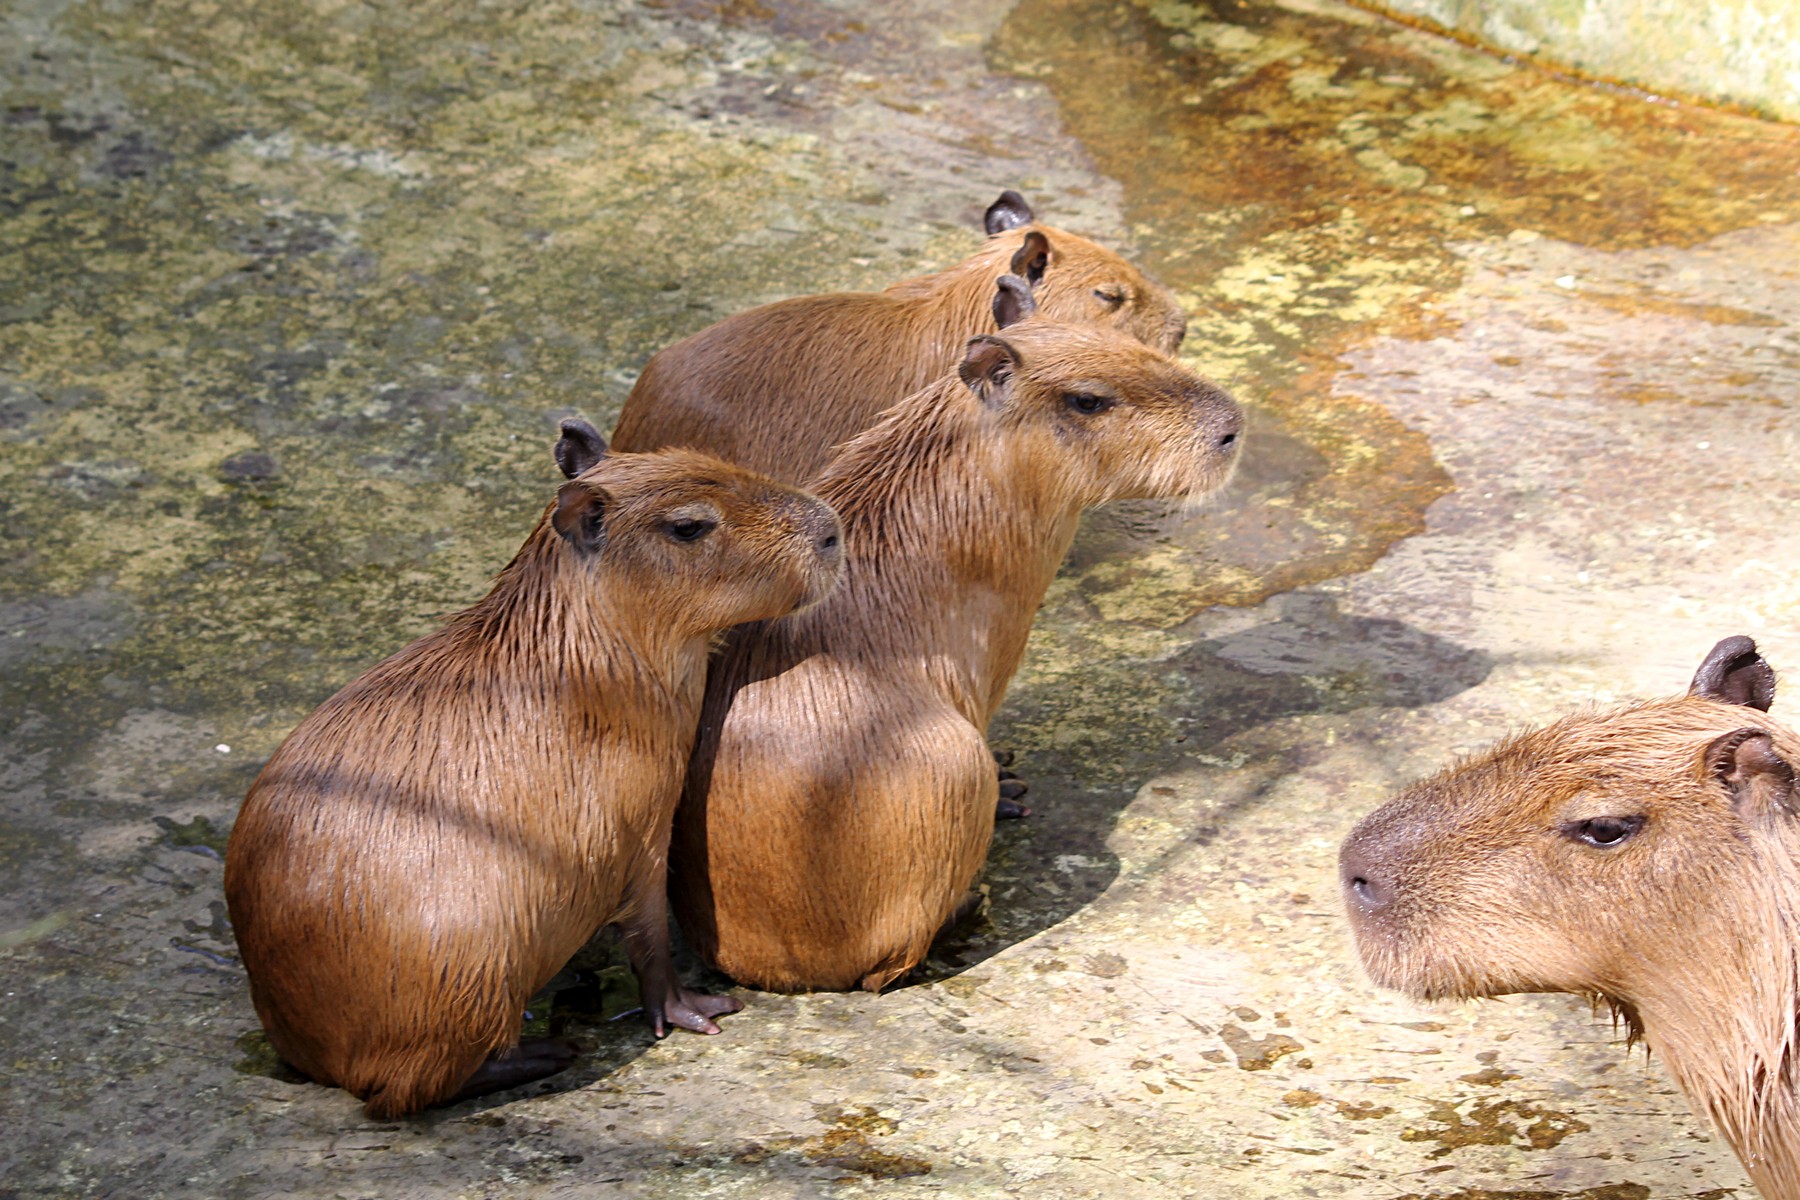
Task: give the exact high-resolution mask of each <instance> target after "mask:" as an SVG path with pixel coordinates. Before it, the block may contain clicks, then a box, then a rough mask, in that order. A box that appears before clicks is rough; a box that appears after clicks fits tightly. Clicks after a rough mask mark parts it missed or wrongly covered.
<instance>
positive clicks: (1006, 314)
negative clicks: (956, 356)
mask: <svg viewBox="0 0 1800 1200" xmlns="http://www.w3.org/2000/svg"><path fill="white" fill-rule="evenodd" d="M1035 312H1037V297H1036V296H1033V295H1032V294H1031V285H1030V284H1029V283H1026V282H1025V281H1024V280H1023V279H1020V278H1019V277H1018V276H1017V275H1002V276H1000V278H998V279H996V280H994V324H996V325H998V326H999V327H1000V328H1002V329H1005V328H1006V327H1007V326H1008V325H1017V324H1018V323H1019V322H1020V321H1023V320H1024V319H1025V318H1026V317H1029V316H1031V315H1032V314H1033V313H1035ZM964 378H967V376H964Z"/></svg>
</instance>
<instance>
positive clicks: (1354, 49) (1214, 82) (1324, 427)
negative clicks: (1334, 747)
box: [990, 0, 1800, 619]
mask: <svg viewBox="0 0 1800 1200" xmlns="http://www.w3.org/2000/svg"><path fill="white" fill-rule="evenodd" d="M990 55H991V58H992V60H993V61H994V62H995V63H996V65H998V66H1000V67H1001V68H1003V69H1007V70H1010V71H1012V72H1014V73H1015V74H1018V75H1022V76H1026V77H1029V78H1033V79H1036V80H1039V81H1041V82H1042V83H1044V84H1045V85H1046V86H1047V87H1048V88H1049V89H1050V91H1051V92H1052V94H1053V95H1054V96H1055V98H1056V100H1057V101H1058V103H1059V105H1060V107H1061V111H1062V114H1063V116H1064V119H1065V120H1066V121H1067V123H1068V125H1069V127H1070V128H1071V130H1072V131H1073V132H1074V133H1075V134H1076V136H1077V137H1079V138H1080V139H1081V141H1082V142H1083V143H1084V145H1085V146H1086V147H1087V149H1088V151H1089V152H1090V153H1091V154H1092V155H1093V156H1094V158H1095V159H1096V161H1097V163H1098V165H1099V167H1100V169H1101V170H1102V171H1104V172H1105V173H1107V174H1109V175H1111V176H1113V177H1114V178H1116V179H1118V180H1120V182H1121V183H1122V184H1123V186H1124V191H1125V206H1126V211H1127V215H1128V217H1129V219H1130V222H1131V224H1132V228H1133V232H1134V235H1135V238H1136V240H1137V243H1138V248H1139V250H1140V252H1142V253H1143V256H1144V258H1145V259H1146V261H1147V263H1148V265H1149V266H1150V267H1151V268H1152V269H1153V270H1154V271H1156V272H1157V273H1158V274H1159V275H1160V276H1161V277H1162V278H1163V279H1164V281H1165V282H1167V283H1169V284H1170V285H1171V286H1173V287H1174V288H1175V289H1176V290H1177V291H1178V292H1179V293H1181V294H1182V295H1183V296H1184V297H1185V298H1186V299H1187V300H1188V302H1189V303H1190V305H1191V311H1192V313H1193V322H1192V325H1191V327H1190V332H1189V335H1188V340H1187V343H1186V353H1187V354H1188V355H1189V356H1190V357H1191V358H1192V359H1193V360H1195V361H1196V363H1197V365H1198V366H1200V367H1201V369H1203V370H1207V371H1210V372H1212V373H1214V374H1216V375H1218V376H1219V377H1221V378H1222V379H1223V380H1224V381H1225V382H1226V383H1228V384H1230V385H1232V386H1234V387H1237V388H1238V389H1239V390H1240V391H1241V392H1243V393H1244V394H1245V398H1246V399H1247V400H1248V401H1249V403H1250V407H1251V411H1252V421H1251V426H1250V429H1249V433H1248V435H1247V437H1246V443H1245V444H1246V451H1245V464H1244V467H1245V473H1246V475H1247V476H1249V477H1250V478H1249V479H1248V480H1247V481H1246V482H1245V483H1243V484H1240V485H1239V486H1238V487H1237V488H1236V489H1235V490H1234V492H1233V493H1232V495H1231V496H1229V497H1228V498H1227V499H1226V500H1225V501H1224V502H1222V503H1221V504H1219V505H1218V506H1216V507H1215V508H1213V509H1212V510H1210V511H1209V512H1207V514H1206V515H1205V518H1204V520H1196V521H1190V522H1188V523H1187V524H1186V525H1184V526H1182V527H1180V528H1179V529H1175V530H1172V531H1169V532H1167V533H1166V535H1165V540H1167V541H1169V542H1172V543H1174V544H1175V545H1177V546H1178V547H1180V548H1181V549H1183V550H1184V551H1186V552H1187V553H1189V554H1191V555H1192V556H1193V561H1194V562H1195V563H1196V564H1197V566H1196V569H1194V570H1192V571H1190V572H1188V573H1187V574H1182V573H1180V572H1175V573H1173V575H1171V573H1170V572H1167V571H1164V572H1163V573H1162V574H1161V575H1160V576H1159V575H1158V568H1157V567H1156V565H1155V564H1154V563H1151V564H1148V565H1146V564H1144V563H1142V562H1139V563H1137V564H1135V565H1134V567H1133V569H1131V570H1125V569H1123V568H1119V567H1116V566H1113V565H1110V564H1109V563H1108V561H1107V560H1108V559H1109V558H1111V559H1117V558H1119V557H1120V555H1118V554H1116V553H1114V554H1112V555H1110V556H1109V555H1105V554H1102V553H1099V552H1098V550H1097V548H1095V547H1093V546H1092V545H1088V546H1085V547H1084V546H1083V545H1080V544H1078V546H1077V548H1076V554H1075V557H1074V559H1073V560H1072V561H1073V566H1074V569H1075V570H1076V572H1078V573H1082V574H1081V585H1080V588H1081V591H1082V592H1083V594H1084V595H1086V596H1087V598H1088V599H1089V601H1090V602H1091V603H1092V604H1093V605H1094V606H1095V607H1096V608H1097V609H1098V610H1099V611H1100V613H1101V615H1103V616H1107V617H1112V618H1117V617H1121V616H1124V617H1127V618H1129V617H1130V616H1131V613H1132V611H1133V609H1132V607H1131V606H1130V605H1127V604H1125V603H1122V602H1121V600H1120V598H1119V595H1118V593H1119V592H1120V590H1121V589H1125V590H1131V591H1134V592H1142V593H1143V594H1144V595H1145V597H1146V598H1147V599H1153V600H1154V601H1155V603H1154V604H1153V605H1151V604H1145V605H1141V606H1139V607H1141V608H1144V609H1155V610H1158V611H1164V612H1168V613H1169V616H1170V619H1177V618H1178V617H1179V616H1182V615H1185V614H1189V613H1192V612H1194V611H1197V610H1198V609H1200V608H1202V607H1205V606H1207V605H1209V604H1254V603H1257V602H1259V601H1260V600H1262V599H1263V598H1265V597H1267V596H1269V595H1271V594H1273V593H1277V592H1281V591H1285V590H1289V589H1291V588H1294V587H1297V586H1299V585H1301V584H1305V583H1309V582H1315V581H1317V580H1321V579H1325V578H1330V577H1334V576H1339V575H1344V574H1349V573H1353V572H1357V571H1361V570H1364V569H1366V568H1367V567H1368V566H1370V565H1371V564H1373V563H1374V562H1375V561H1376V560H1378V559H1379V558H1380V557H1381V556H1382V555H1383V554H1384V553H1386V551H1387V550H1388V548H1389V547H1391V546H1392V545H1393V544H1394V543H1396V542H1397V541H1399V540H1400V539H1402V538H1405V537H1408V536H1411V535H1413V534H1415V533H1418V532H1421V531H1422V530H1423V529H1424V527H1425V512H1426V509H1427V508H1428V507H1429V506H1430V504H1431V503H1432V501H1434V500H1435V499H1437V498H1438V497H1439V496H1442V495H1444V494H1445V493H1446V492H1448V491H1449V490H1451V488H1452V487H1453V483H1452V481H1451V479H1450V478H1449V476H1448V475H1447V473H1446V472H1445V471H1444V470H1443V468H1442V467H1441V466H1440V465H1439V464H1438V463H1437V461H1436V460H1435V458H1434V457H1433V455H1432V452H1431V447H1430V445H1429V443H1428V442H1427V440H1426V439H1425V438H1424V436H1423V435H1421V434H1419V433H1418V432H1416V431H1414V430H1411V429H1409V428H1407V427H1406V426H1404V425H1402V424H1401V423H1400V422H1398V421H1396V420H1395V419H1394V418H1393V417H1392V416H1391V415H1390V414H1389V413H1388V412H1387V411H1386V409H1385V408H1383V407H1382V405H1381V404H1380V403H1379V398H1378V397H1371V396H1364V395H1359V394H1357V393H1356V389H1355V388H1354V387H1351V386H1346V381H1345V380H1343V379H1342V377H1341V371H1342V366H1341V356H1342V355H1344V354H1345V353H1347V352H1348V351H1350V350H1353V349H1355V348H1356V347H1358V346H1360V345H1363V344H1365V343H1367V342H1368V341H1369V340H1371V339H1373V338H1375V337H1378V336H1395V337H1402V338H1411V339H1424V338H1429V337H1432V336H1437V335H1440V334H1444V333H1448V332H1450V331H1451V330H1452V324H1451V323H1450V322H1448V321H1447V320H1446V318H1445V317H1444V315H1443V314H1442V313H1441V312H1439V311H1437V309H1436V303H1437V301H1438V300H1439V299H1440V298H1441V297H1443V296H1445V295H1447V294H1448V293H1450V292H1451V291H1452V290H1454V289H1455V288H1456V287H1457V286H1458V284H1459V283H1460V281H1461V278H1462V275H1463V270H1464V268H1463V258H1462V257H1461V256H1460V255H1459V253H1458V247H1459V245H1465V244H1468V243H1473V242H1482V241H1498V240H1501V239H1503V238H1505V237H1506V236H1507V235H1509V234H1516V233H1517V231H1527V232H1525V233H1524V234H1522V235H1519V236H1525V237H1530V236H1534V235H1535V236H1541V237H1550V238H1556V239H1561V240H1565V241H1569V242H1573V243H1577V244H1580V245H1583V246H1588V247H1592V248H1596V249H1601V250H1626V249H1633V248H1640V247H1646V246H1653V245H1682V246H1687V245H1693V244H1695V243H1697V242H1700V241H1703V240H1705V239H1707V238H1711V237H1715V236H1717V235H1719V234H1722V233H1725V232H1728V231H1731V230H1735V229H1742V228H1746V227H1750V226H1753V225H1756V224H1758V223H1759V222H1769V221H1789V220H1797V219H1800V130H1794V129H1791V128H1787V127H1784V126H1778V125H1771V124H1767V123H1763V122H1759V121H1756V120H1753V119H1750V118H1746V117H1742V116H1739V115H1735V114H1731V113H1725V112H1719V111H1715V110H1692V109H1684V108H1677V107H1672V106H1668V105H1658V104H1654V103H1651V102H1649V101H1647V100H1646V99H1645V98H1644V97H1642V96H1640V95H1632V94H1625V93H1621V92H1617V91H1604V90H1598V89H1595V88H1592V87H1589V86H1584V85H1581V84H1578V83H1574V82H1572V81H1570V80H1568V79H1563V78H1557V77H1555V76H1552V75H1549V74H1546V73H1545V72H1543V71H1540V70H1537V69H1534V68H1531V67H1529V66H1509V65H1507V64H1504V63H1501V62H1498V61H1495V60H1493V59H1491V58H1488V57H1486V56H1484V55H1480V54H1478V53H1477V52H1475V51H1471V50H1469V49H1467V48H1465V47H1461V46H1458V45H1457V44H1455V43H1454V42H1451V41H1448V40H1446V39H1442V38H1437V37H1432V36H1428V35H1425V34H1421V33H1418V32H1416V31H1412V30H1408V29H1405V28H1403V27H1400V26H1397V25H1394V24H1391V23H1389V22H1386V21H1383V20H1380V19H1377V18H1372V17H1369V16H1366V15H1364V14H1360V13H1356V12H1353V11H1346V10H1335V9H1332V8H1329V7H1327V8H1325V9H1323V10H1320V11H1311V10H1309V11H1307V12H1305V13H1304V14H1303V13H1299V12H1296V11H1291V10H1289V9H1287V8H1283V7H1280V6H1278V5H1276V4H1273V3H1268V2H1266V0H1246V2H1241V3H1240V2H1233V3H1224V2H1220V3H1176V2H1172V0H1160V2H1157V3H1151V2H1150V0H1135V2H1132V3H1107V4H1102V3H1098V2H1096V0H1023V2H1022V3H1020V4H1019V5H1018V6H1017V7H1016V8H1015V9H1014V10H1013V12H1012V14H1011V15H1010V16H1009V18H1008V19H1007V21H1006V23H1005V24H1004V25H1003V26H1002V28H1001V29H1000V31H999V33H998V34H997V35H996V37H995V38H994V40H993V43H992V45H991V48H990ZM1584 298H1585V299H1589V300H1591V301H1592V302H1594V303H1599V304H1606V305H1629V306H1632V307H1633V308H1634V310H1635V311H1638V312H1644V313H1656V314H1662V315H1668V316H1672V317H1680V318H1683V319H1699V320H1703V321H1709V322H1713V323H1718V324H1761V323H1763V321H1764V320H1765V318H1763V317H1761V316H1760V315H1759V314H1756V313H1751V312H1745V311H1742V310H1736V309H1729V308H1726V307H1723V306H1707V305H1684V304H1681V303H1680V302H1678V301H1674V300H1670V299H1667V298H1659V297H1657V296H1654V295H1649V294H1646V295H1641V296H1640V295H1634V296H1606V295H1593V296H1586V297H1584ZM1670 398H1672V397H1665V396H1650V395H1640V396H1633V397H1629V399H1634V400H1637V401H1640V402H1651V401H1655V402H1661V401H1663V400H1666V399H1670ZM1259 460H1260V461H1259ZM1259 471H1260V472H1261V475H1260V476H1258V474H1257V473H1258V472H1259ZM1088 536H1089V535H1085V534H1084V538H1086V537H1088ZM1084 549H1085V551H1086V558H1087V560H1088V561H1087V563H1085V564H1084V562H1083V554H1084ZM1084 566H1087V567H1094V566H1106V567H1107V569H1106V570H1100V571H1088V572H1086V573H1083V572H1084Z"/></svg>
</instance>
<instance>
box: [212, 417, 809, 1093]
mask: <svg viewBox="0 0 1800 1200" xmlns="http://www.w3.org/2000/svg"><path fill="white" fill-rule="evenodd" d="M556 457H557V461H558V463H559V464H561V466H562V468H563V470H564V473H565V474H567V475H569V476H570V477H571V478H570V481H569V482H567V483H565V484H563V485H562V488H561V490H560V491H559V492H558V493H557V496H556V499H555V500H554V501H552V502H551V504H550V506H549V508H548V509H546V510H545V512H544V514H543V516H542V518H541V519H540V520H539V521H538V524H537V528H536V529H534V530H533V531H532V534H531V536H530V537H529V538H528V539H527V540H526V542H525V545H524V546H523V548H521V549H520V551H519V552H518V554H517V556H516V557H514V559H513V560H512V562H511V563H509V564H508V565H507V566H506V568H505V569H504V570H503V571H502V572H501V573H500V576H499V579H498V580H497V581H496V582H495V584H494V587H493V590H492V591H491V592H489V593H488V595H487V596H486V598H484V599H483V600H481V602H480V603H478V604H476V605H475V606H474V607H473V608H470V609H467V610H465V611H464V612H461V613H459V614H457V615H456V616H454V617H452V618H451V619H450V620H449V622H448V623H447V624H446V625H445V626H444V627H443V628H441V629H439V630H438V631H437V632H435V633H432V634H429V635H427V636H426V637H424V638H421V639H420V640H418V641H416V642H414V643H413V644H412V645H410V646H408V647H406V648H405V649H404V650H401V651H400V652H399V653H398V654H395V655H394V656H393V657H391V658H389V659H387V660H385V661H384V662H381V663H378V664H377V665H376V666H374V667H372V668H370V669H369V670H368V671H367V672H365V673H364V674H363V675H362V676H360V677H359V678H357V679H356V680H355V681H354V682H352V683H351V684H350V685H349V686H347V687H345V688H344V689H343V690H342V691H341V692H339V693H338V694H337V695H335V696H333V697H332V698H331V699H329V700H327V701H326V702H325V703H324V704H323V705H321V706H320V707H319V709H318V710H317V711H316V712H314V713H313V714H312V715H311V716H309V717H307V718H306V720H305V721H303V722H301V724H300V726H299V728H297V729H296V730H294V732H293V733H292V734H291V735H289V737H288V739H287V740H286V741H285V742H283V743H282V745H281V747H280V748H279V749H278V750H276V752H275V755H274V757H273V758H271V759H270V760H269V763H268V765H267V766H265V767H264V768H263V770H262V773H261V774H260V775H259V776H257V779H256V782H255V783H254V784H253V785H252V786H251V788H250V794H249V796H248V797H247V798H246V799H245V801H244V807H243V810H242V812H241V813H240V814H239V816H238V820H237V824H236V826H235V828H233V830H232V834H231V842H230V846H229V848H228V850H227V853H226V858H225V895H226V899H227V902H228V903H229V905H230V911H231V921H232V925H233V928H234V929H235V931H236V934H237V940H238V946H239V948H240V950H241V951H242V953H243V961H244V966H245V969H246V970H247V971H248V972H249V976H250V993H251V998H252V999H253V1001H254V1002H255V1005H256V1011H257V1015H258V1016H259V1017H260V1018H261V1019H262V1023H263V1028H264V1029H265V1030H267V1032H268V1035H269V1041H270V1042H271V1043H272V1044H273V1045H274V1047H275V1049H276V1051H277V1052H278V1053H279V1054H280V1055H281V1056H282V1057H283V1058H284V1059H286V1060H287V1061H288V1062H289V1063H291V1064H293V1065H294V1066H295V1067H297V1068H298V1069H299V1070H300V1071H302V1072H304V1073H305V1074H306V1075H308V1076H310V1077H311V1078H312V1079H314V1080H316V1081H318V1082H320V1083H324V1084H333V1085H336V1086H339V1087H343V1088H345V1089H347V1090H348V1091H349V1092H351V1093H352V1094H353V1095H355V1096H357V1097H359V1098H361V1099H362V1100H364V1101H365V1103H366V1109H367V1112H368V1114H369V1115H370V1116H371V1117H378V1118H379V1117H392V1116H396V1115H398V1114H401V1113H407V1112H412V1111H414V1110H416V1109H419V1108H423V1107H425V1106H427V1105H431V1104H437V1103H440V1102H442V1101H445V1100H450V1099H455V1098H461V1097H464V1096H471V1095H478V1094H480V1093H482V1092H487V1091H494V1090H497V1089H500V1088H505V1087H512V1086H515V1085H517V1084H520V1083H524V1082H526V1081H528V1080H531V1079H536V1078H539V1077H542V1076H544V1075H548V1074H552V1073H554V1072H556V1071H558V1070H561V1069H562V1068H563V1067H565V1066H567V1065H568V1064H569V1062H570V1060H571V1058H572V1057H573V1053H574V1050H573V1048H572V1047H571V1046H570V1045H569V1044H568V1043H566V1042H561V1041H553V1040H549V1039H536V1040H532V1041H528V1042H526V1043H525V1044H523V1045H521V1044H520V1040H519V1027H520V1020H521V1017H522V1015H523V1012H524V1008H525V1001H526V999H527V998H528V997H529V996H530V995H531V994H532V993H533V992H534V991H536V990H537V989H538V988H540V987H542V986H543V985H544V984H545V983H546V982H547V981H548V980H549V979H550V977H551V976H552V975H553V974H554V973H555V972H556V971H557V970H558V969H559V968H560V967H561V966H562V965H563V963H564V962H566V961H567V960H568V958H569V957H570V955H572V954H574V953H575V951H576V950H578V949H580V948H581V946H582V944H583V943H584V942H586V941H587V940H588V938H590V937H591V936H592V935H593V934H594V933H595V932H596V931H597V930H599V929H600V928H601V927H602V926H605V925H608V924H617V925H619V926H620V927H621V928H622V930H623V933H624V936H625V941H626V945H627V948H628V950H629V952H630V955H631V962H632V967H633V969H634V970H635V971H636V972H637V976H638V983H639V987H640V989H641V991H642V995H643V1003H644V1007H645V1010H646V1012H647V1013H648V1015H649V1017H650V1020H651V1023H652V1025H653V1027H654V1028H655V1030H656V1033H657V1035H658V1036H661V1035H662V1033H663V1032H664V1031H665V1030H666V1028H667V1026H669V1025H679V1026H682V1027H683V1028H686V1029H693V1030H697V1031H700V1032H704V1033H715V1032H717V1031H718V1027H717V1026H716V1025H715V1024H714V1023H713V1021H712V1018H713V1017H715V1016H718V1015H720V1014H722V1013H728V1012H735V1011H737V1010H738V1009H739V1008H740V1007H742V1005H741V1004H740V1003H739V1002H738V1001H737V1000H735V999H732V998H730V997H719V996H708V995H705V994H703V993H700V992H694V991H689V990H687V989H686V988H684V987H682V985H681V981H680V979H679V978H677V977H676V974H675V971H674V968H673V966H672V965H671V963H670V960H669V946H668V909H667V900H666V897H665V878H666V869H667V868H666V862H667V858H666V856H667V849H668V830H669V820H670V817H671V815H672V814H673V812H674V809H675V802H676V798H677V796H678V794H679V790H680V786H681V777H682V772H683V769H684V768H685V766H686V764H687V759H688V755H689V753H690V751H691V748H692V746H693V740H694V728H695V721H696V719H697V716H698V712H699V706H700V700H701V696H702V694H703V690H704V685H705V675H706V660H707V654H708V651H709V646H710V643H711V640H712V639H713V638H714V637H716V636H717V634H718V633H719V632H720V631H721V630H723V629H725V628H727V627H729V626H731V625H735V624H737V623H739V622H742V621H753V620H760V619H766V618H771V617H776V616H780V615H782V614H784V613H788V612H792V611H794V610H795V609H797V608H800V607H803V606H805V605H807V604H811V603H814V602H816V601H817V600H818V599H819V598H820V597H821V596H823V595H824V594H825V593H826V592H827V591H828V590H829V589H830V588H831V586H832V585H833V583H834V582H835V580H836V577H837V574H838V571H839V565H840V559H841V551H840V549H839V546H838V539H839V526H838V522H837V518H836V516H835V515H834V514H833V513H832V511H831V509H830V508H829V507H827V506H826V505H824V504H822V503H821V502H820V501H818V500H817V499H816V498H814V497H812V496H810V495H808V494H806V493H805V492H801V491H798V490H796V489H794V488H790V487H787V486H785V485H780V484H776V483H774V482H773V481H771V480H768V479H766V478H763V477H761V476H758V475H754V474H752V473H751V472H749V471H745V470H742V469H740V468H737V467H732V466H728V465H726V464H725V463H722V462H719V461H718V460H716V459H712V458H709V457H707V456H705V455H701V454H695V453H692V452H688V451H679V452H669V453H663V454H645V455H607V454H606V446H605V442H604V441H603V440H602V439H601V437H600V435H599V434H598V433H597V432H595V431H594V430H593V428H592V427H591V426H589V425H588V424H587V423H586V422H582V421H569V422H565V423H564V426H563V437H562V439H561V440H560V441H559V442H558V443H557V445H556Z"/></svg>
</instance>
